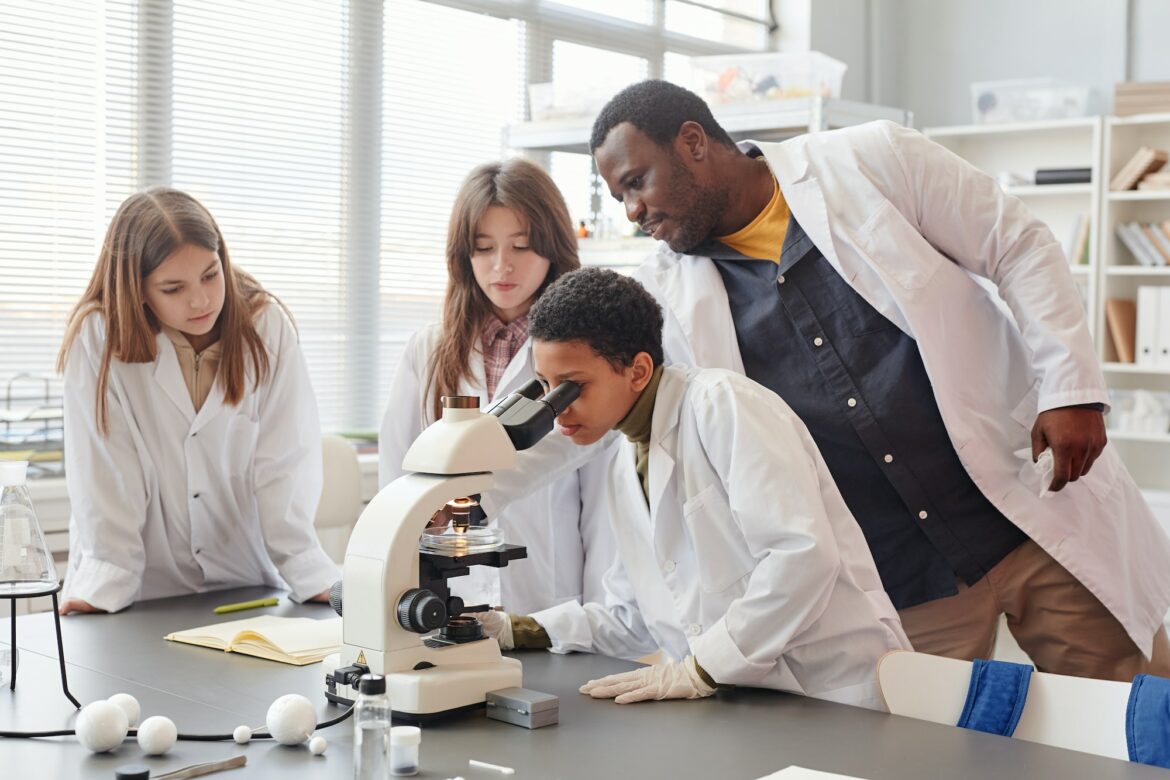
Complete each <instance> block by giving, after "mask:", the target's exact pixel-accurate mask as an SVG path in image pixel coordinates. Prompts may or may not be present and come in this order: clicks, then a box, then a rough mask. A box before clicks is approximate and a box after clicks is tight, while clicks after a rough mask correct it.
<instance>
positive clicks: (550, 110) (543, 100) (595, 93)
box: [528, 81, 617, 122]
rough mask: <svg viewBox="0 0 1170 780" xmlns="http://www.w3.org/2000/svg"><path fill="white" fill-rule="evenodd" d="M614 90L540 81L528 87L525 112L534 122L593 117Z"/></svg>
mask: <svg viewBox="0 0 1170 780" xmlns="http://www.w3.org/2000/svg"><path fill="white" fill-rule="evenodd" d="M615 92H617V90H616V89H605V88H602V87H598V86H591V85H589V84H584V83H582V84H574V85H565V84H555V85H554V83H553V82H551V81H542V82H538V83H536V84H529V85H528V109H529V114H530V116H531V118H532V121H534V122H541V121H544V120H547V119H578V118H581V117H594V116H596V115H597V112H599V111H601V108H602V106H604V105H605V103H606V101H607V100H609V99H610V98H611V97H612V96H613V94H614V93H615Z"/></svg>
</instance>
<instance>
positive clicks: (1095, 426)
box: [1032, 406, 1106, 492]
mask: <svg viewBox="0 0 1170 780" xmlns="http://www.w3.org/2000/svg"><path fill="white" fill-rule="evenodd" d="M1105 441H1106V438H1105V415H1104V414H1103V413H1101V412H1099V411H1097V410H1096V409H1086V408H1083V407H1077V406H1065V407H1061V408H1059V409H1049V410H1048V411H1046V412H1041V413H1040V414H1039V416H1037V417H1036V424H1035V425H1033V426H1032V462H1033V463H1035V462H1036V459H1037V458H1039V457H1040V453H1042V452H1044V449H1045V447H1047V448H1049V449H1051V450H1052V466H1053V468H1052V484H1051V485H1049V486H1048V489H1049V490H1051V491H1053V492H1056V491H1057V490H1060V489H1061V488H1063V487H1064V486H1065V485H1067V484H1068V483H1069V482H1076V481H1077V480H1078V479H1080V478H1081V477H1083V476H1084V475H1086V474H1088V473H1089V469H1090V468H1092V466H1093V461H1095V460H1097V456H1098V455H1100V454H1101V451H1102V450H1103V449H1105Z"/></svg>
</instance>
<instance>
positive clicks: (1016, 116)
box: [971, 78, 1090, 123]
mask: <svg viewBox="0 0 1170 780" xmlns="http://www.w3.org/2000/svg"><path fill="white" fill-rule="evenodd" d="M1089 91H1090V88H1089V87H1087V86H1081V85H1077V84H1069V83H1067V82H1064V81H1061V80H1059V79H1051V78H1044V79H1014V80H1011V81H978V82H975V83H973V84H972V85H971V110H972V113H973V116H974V117H975V121H976V122H984V123H993V122H1035V121H1038V120H1045V119H1068V118H1072V117H1080V116H1088V112H1089Z"/></svg>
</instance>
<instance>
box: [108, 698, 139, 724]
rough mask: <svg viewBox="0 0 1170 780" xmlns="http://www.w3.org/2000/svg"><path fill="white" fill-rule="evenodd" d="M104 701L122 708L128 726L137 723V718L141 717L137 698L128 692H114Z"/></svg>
mask: <svg viewBox="0 0 1170 780" xmlns="http://www.w3.org/2000/svg"><path fill="white" fill-rule="evenodd" d="M106 701H108V702H109V703H110V704H116V705H118V706H119V707H121V708H122V712H124V713H126V721H127V722H128V723H129V724H130V728H134V727H135V726H137V725H138V719H139V718H140V717H142V706H141V705H140V704H139V703H138V699H135V698H134V697H133V696H131V695H130V694H128V693H115V694H114V695H113V696H111V697H110V698H108V699H106Z"/></svg>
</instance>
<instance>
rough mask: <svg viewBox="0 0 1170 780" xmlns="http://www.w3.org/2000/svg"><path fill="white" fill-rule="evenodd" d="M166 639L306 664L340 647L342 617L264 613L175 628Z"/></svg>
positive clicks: (272, 659) (288, 662)
mask: <svg viewBox="0 0 1170 780" xmlns="http://www.w3.org/2000/svg"><path fill="white" fill-rule="evenodd" d="M165 638H166V639H169V640H171V641H172V642H185V643H187V644H189V645H199V646H200V647H211V648H214V649H216V650H224V651H227V652H229V653H242V654H244V655H254V656H256V657H257V658H267V659H268V660H270V661H280V662H281V663H284V664H295V665H296V666H304V665H305V664H314V663H317V662H318V661H320V660H321V659H322V658H324V657H325V656H327V655H329V654H330V653H336V652H337V651H338V650H339V649H341V618H340V617H336V618H332V619H329V620H313V619H312V618H289V617H277V616H276V615H261V616H260V617H254V618H245V619H244V620H232V621H229V622H227V623H215V624H214V625H210V626H200V627H199V628H189V629H187V630H186V631H176V632H175V633H173V634H167V635H166V637H165Z"/></svg>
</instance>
